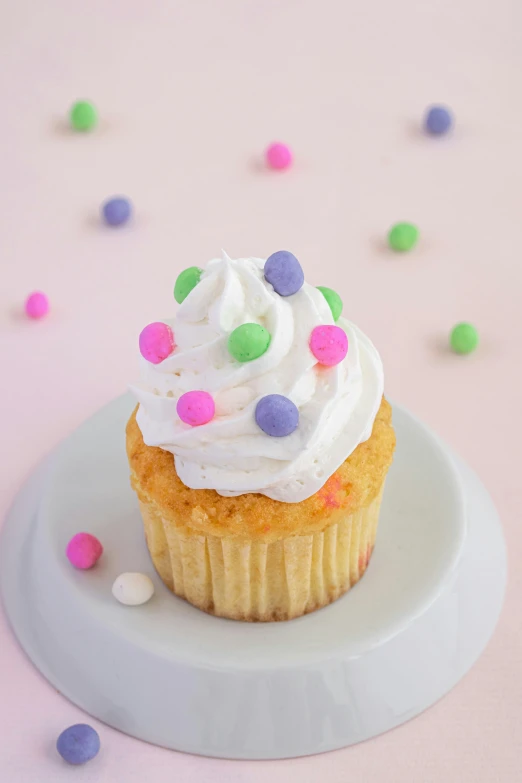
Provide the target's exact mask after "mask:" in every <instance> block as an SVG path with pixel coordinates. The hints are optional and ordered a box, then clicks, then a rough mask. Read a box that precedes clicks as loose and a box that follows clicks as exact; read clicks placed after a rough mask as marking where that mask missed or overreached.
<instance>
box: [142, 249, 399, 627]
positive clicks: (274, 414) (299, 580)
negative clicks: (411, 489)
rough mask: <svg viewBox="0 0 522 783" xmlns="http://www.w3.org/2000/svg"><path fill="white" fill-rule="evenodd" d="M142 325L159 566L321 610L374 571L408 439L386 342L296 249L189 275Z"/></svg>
mask: <svg viewBox="0 0 522 783" xmlns="http://www.w3.org/2000/svg"><path fill="white" fill-rule="evenodd" d="M174 295H175V298H176V300H177V302H178V303H179V305H180V306H179V308H178V311H177V314H176V316H175V318H173V319H172V320H166V321H162V322H156V323H154V324H149V325H148V326H147V327H145V329H144V330H143V331H142V333H141V335H140V339H139V344H140V351H141V354H142V360H141V361H142V372H141V380H140V382H139V383H137V384H136V385H135V386H133V387H132V391H133V392H134V394H135V396H136V398H137V401H138V406H137V408H136V410H135V411H134V413H133V414H132V416H131V418H130V420H129V422H128V425H127V454H128V458H129V464H130V469H131V483H132V486H133V488H134V490H135V491H136V493H137V496H138V500H139V505H140V509H141V514H142V517H143V523H144V528H145V538H146V541H147V546H148V549H149V552H150V555H151V558H152V561H153V563H154V566H155V568H156V570H157V571H158V574H159V575H160V577H161V578H162V580H163V581H164V583H165V584H166V585H167V587H168V588H169V589H170V590H172V591H173V592H174V593H175V594H176V595H178V596H180V597H181V598H184V599H186V600H187V601H189V602H190V603H191V604H193V605H194V606H197V607H198V608H199V609H202V610H203V611H205V612H209V613H211V614H214V615H217V616H219V617H227V618H231V619H235V620H246V621H271V620H290V619H292V618H295V617H299V616H301V615H303V614H306V613H308V612H312V611H315V610H316V609H319V608H321V607H323V606H325V605H327V604H329V603H331V602H332V601H334V600H336V599H337V598H338V597H339V596H340V595H342V594H343V593H345V592H346V591H347V590H349V589H350V587H352V586H353V585H354V584H355V583H356V582H357V581H358V580H359V579H360V578H361V577H362V575H363V574H364V572H365V570H366V568H367V566H368V563H369V561H370V557H371V554H372V551H373V547H374V544H375V538H376V533H377V522H378V518H379V509H380V505H381V499H382V494H383V489H384V483H385V479H386V474H387V471H388V468H389V466H390V464H391V461H392V457H393V451H394V447H395V435H394V431H393V427H392V423H391V409H390V406H389V404H388V403H387V402H386V400H385V399H384V397H383V370H382V363H381V360H380V357H379V355H378V353H377V351H376V349H375V348H374V346H373V345H372V343H371V342H370V341H369V340H368V338H367V337H366V336H365V335H364V334H363V333H362V332H361V331H360V330H359V329H357V327H356V326H355V325H354V324H352V323H350V322H349V321H347V320H345V319H344V318H342V317H341V311H342V302H341V299H340V297H339V296H338V294H336V293H335V292H334V291H333V290H332V289H329V288H314V287H313V286H311V285H309V284H307V283H305V282H304V275H303V271H302V269H301V266H300V264H299V262H298V261H297V259H296V258H295V256H293V255H292V254H291V253H288V252H286V251H279V252H277V253H274V254H273V255H272V256H270V258H268V259H267V260H266V261H263V260H261V259H257V258H247V259H238V260H232V259H230V258H228V256H226V255H225V254H224V255H223V257H222V258H219V259H215V260H213V261H210V263H209V264H208V265H207V267H206V269H205V270H202V269H199V268H197V267H191V268H190V269H187V270H185V271H184V272H182V273H181V275H180V276H179V277H178V280H177V282H176V286H175V289H174Z"/></svg>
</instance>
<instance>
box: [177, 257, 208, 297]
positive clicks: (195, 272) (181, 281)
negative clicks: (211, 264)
mask: <svg viewBox="0 0 522 783" xmlns="http://www.w3.org/2000/svg"><path fill="white" fill-rule="evenodd" d="M202 274H203V270H202V269H200V268H199V266H189V268H188V269H185V270H184V271H183V272H181V274H180V275H178V279H177V280H176V285H175V286H174V299H175V300H176V302H177V303H178V304H181V303H182V302H184V301H185V299H186V298H187V296H188V295H189V294H190V292H191V291H192V289H193V288H195V287H196V286H197V284H198V283H199V281H200V279H201V275H202Z"/></svg>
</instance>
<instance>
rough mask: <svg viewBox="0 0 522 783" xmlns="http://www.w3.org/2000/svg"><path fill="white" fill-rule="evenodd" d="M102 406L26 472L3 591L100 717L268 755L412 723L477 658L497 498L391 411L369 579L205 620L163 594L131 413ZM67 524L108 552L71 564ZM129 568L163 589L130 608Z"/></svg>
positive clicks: (192, 743)
mask: <svg viewBox="0 0 522 783" xmlns="http://www.w3.org/2000/svg"><path fill="white" fill-rule="evenodd" d="M131 409H132V401H131V400H130V399H129V398H128V397H122V398H120V399H118V400H116V401H115V402H112V403H111V404H110V405H107V406H106V407H105V408H103V409H102V410H101V411H100V412H99V413H97V414H96V415H95V416H94V417H93V418H91V419H90V420H89V421H87V422H86V423H85V424H83V425H82V426H81V427H80V428H79V429H78V430H77V431H76V432H74V433H73V434H72V435H71V436H70V437H69V438H68V439H67V440H66V441H65V442H64V443H63V444H62V445H61V446H60V447H59V448H58V449H57V450H56V451H55V452H54V453H53V454H52V455H51V456H50V457H49V458H48V459H47V460H46V461H45V462H44V464H43V465H42V466H41V467H40V468H39V469H38V470H37V471H36V472H35V474H34V475H33V476H32V478H31V479H30V481H29V482H28V483H27V484H26V486H25V487H24V489H23V490H22V491H21V493H20V494H19V496H18V498H17V500H16V503H15V504H14V506H13V508H12V509H11V511H10V514H9V516H8V518H7V520H6V523H5V527H4V531H3V536H2V540H1V562H0V567H1V570H0V574H1V590H2V596H3V600H4V604H5V608H6V611H7V614H8V616H9V619H10V621H11V624H12V627H13V629H14V632H15V634H16V636H17V637H18V639H19V641H20V644H21V645H22V647H23V648H24V650H25V651H26V653H27V654H28V656H29V657H30V659H31V660H32V661H33V663H34V664H35V666H37V668H38V669H39V670H40V671H41V672H42V674H43V675H44V676H45V677H46V678H47V679H48V680H49V681H50V682H51V683H52V685H53V686H54V687H55V688H57V689H58V690H59V691H60V692H61V693H63V694H64V696H66V697H67V698H68V699H70V700H71V701H72V702H74V703H75V704H77V705H78V706H80V707H81V708H83V709H84V710H85V711H86V712H88V713H89V714H91V715H93V716H95V717H96V718H98V719H99V720H101V721H103V722H105V723H107V724H109V725H110V726H113V727H115V728H116V729H119V730H120V731H123V732H125V733H127V734H130V735H132V736H135V737H139V738H140V739H142V740H146V741H147V742H151V743H155V744H157V745H163V746H165V747H168V748H174V749H176V750H182V751H187V752H190V753H196V754H201V755H208V756H218V757H226V758H242V759H275V758H287V757H293V756H304V755H307V754H313V753H320V752H322V751H328V750H333V749H335V748H341V747H343V746H346V745H350V744H353V743H356V742H361V741H362V740H365V739H368V738H369V737H373V736H375V735H377V734H380V733H381V732H384V731H387V730H388V729H391V728H393V727H395V726H398V725H399V724H401V723H404V722H405V721H407V720H409V719H410V718H413V717H414V716H415V715H417V714H418V713H420V712H422V710H425V709H426V708H427V707H429V706H430V705H431V704H433V703H434V702H435V701H437V699H440V698H441V696H443V695H444V694H445V693H447V692H448V691H449V690H450V689H451V688H452V687H453V686H454V685H455V684H456V683H457V682H458V681H459V680H460V678H461V677H462V676H463V675H464V674H465V673H466V672H467V671H468V669H469V668H470V667H471V666H472V664H473V663H474V661H475V660H476V659H477V657H478V656H479V655H480V653H481V652H482V650H483V649H484V646H485V645H486V643H487V641H488V639H489V637H490V636H491V634H492V632H493V628H494V626H495V623H496V620H497V618H498V615H499V612H500V608H501V604H502V599H503V594H504V585H505V578H506V557H505V548H504V541H503V537H502V532H501V528H500V525H499V522H498V518H497V514H496V512H495V509H494V507H493V505H492V502H491V500H490V498H489V496H488V494H487V492H486V491H485V489H484V488H483V486H482V485H481V483H480V482H479V480H478V479H477V477H476V476H475V475H474V474H473V473H472V472H471V470H470V469H469V468H468V467H467V466H466V465H465V464H464V463H463V462H462V461H461V460H459V459H455V458H452V457H451V455H450V453H449V452H448V450H447V448H446V447H445V446H444V445H443V444H441V442H440V441H439V440H438V438H436V437H435V436H434V435H433V434H432V433H431V432H429V431H428V430H427V429H426V428H425V427H424V426H423V425H422V424H420V423H419V422H418V421H416V420H415V419H414V418H413V417H412V416H411V415H410V414H408V413H407V412H406V411H404V410H402V409H401V408H399V407H397V406H396V407H395V408H394V421H395V426H396V430H397V440H398V447H397V454H396V458H395V461H394V464H393V466H392V469H391V471H390V475H389V479H388V484H387V488H386V492H385V499H384V507H383V512H382V517H381V522H380V529H379V533H378V538H377V547H376V550H375V554H374V556H373V558H372V562H371V565H370V568H369V569H368V572H367V573H366V575H365V576H364V579H363V580H362V581H361V582H360V583H359V584H358V585H357V586H356V587H355V588H354V589H353V590H352V591H350V592H349V593H348V594H347V595H346V596H344V597H343V598H341V599H340V600H339V601H337V602H336V603H334V604H333V605H332V606H330V607H328V608H326V609H323V610H321V611H319V612H315V613H314V614H311V615H309V616H307V617H304V618H301V619H298V620H294V621H292V622H288V623H269V624H248V623H238V622H231V621H228V620H222V619H216V618H214V617H209V616H207V615H205V614H203V613H202V612H200V611H198V610H197V609H194V608H193V607H191V606H189V605H188V604H186V603H185V602H184V601H182V600H180V599H178V598H175V597H174V596H172V595H171V594H170V593H169V591H168V590H167V589H166V588H165V587H163V585H162V583H161V581H160V580H159V578H158V577H157V576H156V574H155V572H154V569H153V567H152V564H151V561H150V559H149V556H148V553H147V550H146V547H145V543H144V539H143V532H142V527H141V521H140V517H139V512H138V508H137V503H136V500H135V497H134V494H133V492H132V491H131V489H130V486H129V480H128V468H127V463H126V457H125V449H124V435H123V432H124V425H125V421H126V419H127V417H128V415H129V414H130V411H131ZM78 531H87V532H91V533H93V534H95V535H97V536H98V537H99V538H100V539H101V541H102V542H103V545H104V548H105V553H104V556H103V558H102V560H101V561H100V562H99V563H98V565H97V566H96V568H95V569H93V570H92V571H87V572H79V571H76V570H75V569H74V568H72V566H71V565H70V564H69V563H68V561H67V559H66V558H65V555H64V550H65V546H66V544H67V542H68V540H69V539H70V538H71V537H72V535H74V534H75V533H77V532H78ZM123 571H144V572H146V573H148V574H150V575H151V576H152V578H153V579H154V582H155V585H156V594H155V596H154V597H153V599H152V600H151V601H150V602H149V603H148V604H146V605H144V606H141V607H133V608H131V607H123V606H121V605H120V604H118V603H117V602H116V601H115V600H114V599H113V597H112V595H111V586H112V582H113V580H114V578H115V577H116V576H117V575H118V574H119V573H121V572H123Z"/></svg>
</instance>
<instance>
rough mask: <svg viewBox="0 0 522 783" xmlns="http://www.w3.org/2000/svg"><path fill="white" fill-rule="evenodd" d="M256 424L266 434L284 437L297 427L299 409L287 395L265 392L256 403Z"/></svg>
mask: <svg viewBox="0 0 522 783" xmlns="http://www.w3.org/2000/svg"><path fill="white" fill-rule="evenodd" d="M256 424H257V426H258V427H260V428H261V429H262V430H263V432H264V433H265V434H266V435H270V436H271V437H273V438H284V437H285V436H286V435H291V434H292V432H294V430H296V429H297V427H298V425H299V411H298V409H297V407H296V406H295V405H294V403H293V402H292V400H289V399H288V397H284V396H283V395H282V394H267V396H266V397H262V398H261V399H260V400H259V402H258V403H257V405H256Z"/></svg>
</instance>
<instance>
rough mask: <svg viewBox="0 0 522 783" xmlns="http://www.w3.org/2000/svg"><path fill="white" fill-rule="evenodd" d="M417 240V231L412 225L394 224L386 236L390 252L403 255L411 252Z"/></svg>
mask: <svg viewBox="0 0 522 783" xmlns="http://www.w3.org/2000/svg"><path fill="white" fill-rule="evenodd" d="M418 239H419V229H418V228H417V226H414V225H413V224H412V223H396V224H395V225H394V226H392V228H391V229H390V233H389V234H388V243H389V245H390V247H391V249H392V250H396V251H397V252H399V253H405V252H407V251H408V250H413V248H414V247H415V245H416V244H417V241H418Z"/></svg>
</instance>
